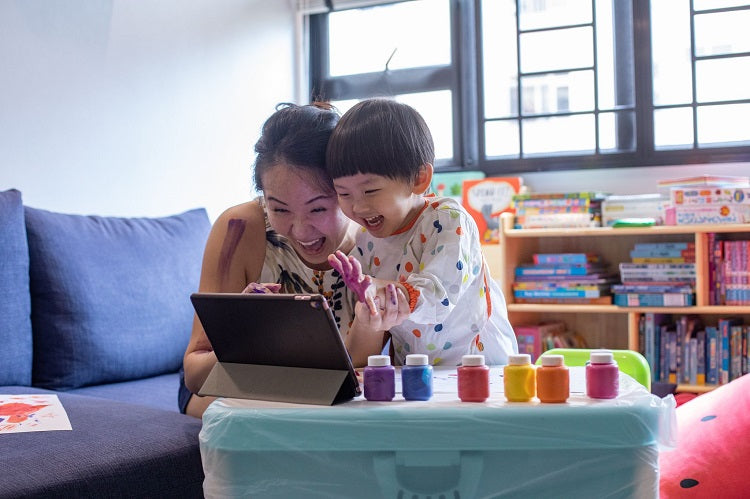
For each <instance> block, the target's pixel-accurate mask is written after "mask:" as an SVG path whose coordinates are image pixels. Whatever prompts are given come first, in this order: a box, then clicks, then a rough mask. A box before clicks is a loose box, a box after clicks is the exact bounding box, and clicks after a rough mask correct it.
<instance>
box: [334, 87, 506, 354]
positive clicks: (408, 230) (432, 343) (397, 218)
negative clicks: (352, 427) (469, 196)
mask: <svg viewBox="0 0 750 499" xmlns="http://www.w3.org/2000/svg"><path fill="white" fill-rule="evenodd" d="M434 157H435V153H434V145H433V142H432V136H431V134H430V131H429V129H428V128H427V125H426V123H425V122H424V120H423V119H422V117H421V116H420V115H419V113H417V111H415V110H414V109H413V108H411V107H409V106H407V105H405V104H400V103H397V102H395V101H392V100H387V99H370V100H365V101H362V102H360V103H359V104H357V105H355V106H354V107H352V108H351V109H350V110H349V111H348V112H346V113H345V114H344V116H343V117H342V118H341V120H340V121H339V123H338V125H337V126H336V128H335V129H334V131H333V134H332V135H331V139H330V141H329V143H328V149H327V152H326V167H327V168H328V171H329V173H330V174H331V177H332V178H333V185H334V188H335V189H336V193H337V195H338V199H339V205H340V206H341V209H342V211H343V212H344V214H345V215H346V216H348V217H349V218H351V219H352V220H354V221H355V222H357V223H358V224H360V225H361V226H362V229H360V231H359V232H358V233H357V238H356V247H357V251H354V252H352V254H353V255H355V256H356V258H355V256H349V257H347V256H346V255H344V254H343V253H340V252H337V253H335V254H333V255H331V256H330V257H329V262H330V263H331V265H332V266H334V268H336V269H337V270H339V272H340V273H342V274H343V275H344V278H345V282H346V284H347V286H348V287H349V288H350V289H352V290H354V291H355V292H356V293H357V294H358V297H359V300H360V301H361V302H366V303H367V307H368V308H369V309H370V313H371V314H372V315H374V316H375V315H377V314H378V313H379V306H378V301H376V300H375V299H374V297H375V296H378V297H379V299H380V300H381V301H380V303H382V300H383V291H382V290H383V289H384V288H386V287H387V286H392V285H394V284H395V285H396V286H397V287H399V288H401V289H402V290H403V291H404V293H405V294H406V296H407V297H408V298H409V307H410V309H411V314H410V315H409V316H408V318H407V319H406V320H404V321H403V322H402V323H401V324H400V325H399V326H396V327H392V328H391V329H390V332H391V337H392V342H393V347H394V352H395V359H394V363H396V364H403V363H404V361H405V358H406V355H407V354H410V353H424V354H427V355H428V356H429V358H430V362H431V364H433V365H449V366H455V365H459V364H460V363H461V357H462V356H463V355H465V354H483V355H484V356H485V359H486V362H487V364H506V363H507V359H508V355H509V354H512V353H517V351H518V344H517V342H516V337H515V334H514V333H513V328H512V327H511V325H510V323H509V322H508V317H507V309H506V305H505V299H504V297H503V294H502V291H501V290H500V288H499V286H498V285H497V284H496V283H495V281H494V280H493V279H492V277H491V276H490V272H489V269H488V267H487V264H486V262H485V261H484V257H483V255H482V249H481V245H480V240H479V234H478V229H477V225H476V223H475V222H474V219H473V218H472V217H471V215H469V214H468V213H467V212H466V211H465V210H464V209H463V207H462V206H461V205H460V204H459V203H457V202H456V201H454V200H453V199H451V198H443V197H434V196H429V195H427V194H426V192H427V190H428V188H429V186H430V181H431V180H432V164H433V162H434Z"/></svg>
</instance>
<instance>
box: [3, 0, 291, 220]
mask: <svg viewBox="0 0 750 499" xmlns="http://www.w3.org/2000/svg"><path fill="white" fill-rule="evenodd" d="M293 51H294V13H293V10H292V7H291V2H287V1H277V0H274V1H266V0H149V1H133V0H69V1H65V2H61V1H54V0H47V1H41V0H37V1H28V0H0V190H5V189H7V188H16V189H19V190H20V191H22V193H23V198H24V202H25V203H26V204H28V205H30V206H35V207H38V208H44V209H49V210H53V211H62V212H68V213H82V214H99V215H117V216H161V215H169V214H172V213H177V212H180V211H183V210H186V209H190V208H193V207H199V206H203V207H206V208H207V209H208V210H209V215H210V217H211V218H212V219H213V218H215V217H216V216H218V214H219V213H220V212H221V211H222V210H223V209H225V208H226V207H228V206H230V205H233V204H236V203H239V202H242V201H245V200H247V199H248V197H249V196H250V195H251V194H252V182H251V165H252V161H253V159H254V153H253V151H252V146H253V144H254V143H255V141H256V140H257V138H258V134H259V132H260V127H261V125H262V123H263V121H264V120H265V119H266V118H267V117H268V116H269V115H270V114H271V113H272V112H273V110H274V106H275V105H276V104H277V103H278V102H283V101H292V100H293V98H294V89H295V86H294V81H293V74H294V70H295V67H294V63H293Z"/></svg>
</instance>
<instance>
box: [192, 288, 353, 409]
mask: <svg viewBox="0 0 750 499" xmlns="http://www.w3.org/2000/svg"><path fill="white" fill-rule="evenodd" d="M190 299H191V301H192V303H193V307H194V308H195V312H196V314H197V315H198V319H199V320H200V322H201V324H202V325H203V329H204V330H205V332H206V336H208V339H209V341H210V342H211V345H212V347H213V349H214V352H215V353H216V357H217V359H218V361H219V362H218V363H217V364H216V365H215V366H214V368H213V369H212V371H211V374H209V377H208V378H207V379H206V382H205V383H204V385H203V387H202V388H201V390H200V391H199V392H198V394H199V395H214V396H225V397H239V398H251V399H252V398H257V399H261V400H274V401H288V402H300V403H310V404H333V403H337V402H341V401H344V400H349V399H351V398H353V397H355V396H357V395H359V393H360V389H359V383H358V381H357V377H356V374H355V372H354V368H353V366H352V363H351V359H350V358H349V354H348V352H347V350H346V347H345V346H344V343H343V341H342V339H341V335H340V334H339V330H338V327H337V326H336V320H335V318H334V316H333V313H332V311H331V310H330V307H329V305H328V302H327V300H326V299H325V297H323V296H322V295H319V294H252V293H251V294H247V293H194V294H192V295H191V296H190Z"/></svg>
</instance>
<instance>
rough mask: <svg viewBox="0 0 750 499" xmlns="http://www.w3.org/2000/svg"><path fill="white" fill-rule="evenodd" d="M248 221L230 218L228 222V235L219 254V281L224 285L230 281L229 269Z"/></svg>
mask: <svg viewBox="0 0 750 499" xmlns="http://www.w3.org/2000/svg"><path fill="white" fill-rule="evenodd" d="M246 227H247V221H246V220H243V219H241V218H230V219H229V222H227V233H226V235H225V236H224V242H223V243H222V245H221V252H220V253H219V279H220V280H221V283H222V288H224V284H226V283H227V281H228V280H229V267H230V264H231V263H232V259H233V258H234V253H235V252H236V251H237V246H239V244H240V240H241V239H242V235H243V234H244V233H245V228H246Z"/></svg>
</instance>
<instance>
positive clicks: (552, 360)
mask: <svg viewBox="0 0 750 499" xmlns="http://www.w3.org/2000/svg"><path fill="white" fill-rule="evenodd" d="M564 365H565V357H563V356H562V355H542V366H550V367H557V366H564Z"/></svg>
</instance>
